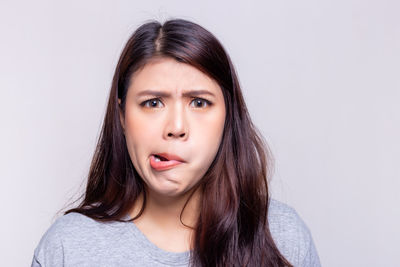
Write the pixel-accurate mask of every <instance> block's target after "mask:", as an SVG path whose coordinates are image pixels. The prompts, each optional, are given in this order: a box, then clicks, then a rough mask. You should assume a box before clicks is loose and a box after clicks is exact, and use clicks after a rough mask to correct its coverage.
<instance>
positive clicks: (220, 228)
mask: <svg viewBox="0 0 400 267" xmlns="http://www.w3.org/2000/svg"><path fill="white" fill-rule="evenodd" d="M155 57H169V58H174V59H175V60H177V61H179V62H183V63H186V64H190V65H191V66H194V67H196V68H197V69H199V70H200V71H202V72H204V73H205V74H207V75H208V76H209V77H211V78H213V79H214V80H215V81H217V82H218V84H219V86H220V87H221V89H222V92H223V95H224V100H225V104H226V105H225V107H226V119H225V126H224V132H223V138H222V141H221V144H220V147H219V150H218V152H217V155H216V157H215V159H214V161H213V162H212V164H211V166H210V168H209V170H208V171H207V172H206V174H205V175H204V177H203V178H202V180H201V185H202V187H201V188H202V196H203V197H202V200H201V205H200V214H199V219H198V222H197V225H196V228H195V237H194V246H193V247H194V249H193V251H192V253H191V264H192V266H221V267H222V266H292V265H291V264H290V263H289V262H288V261H287V260H286V259H285V258H284V257H283V255H282V254H281V253H280V252H279V250H278V249H277V247H276V245H275V243H274V241H273V239H272V236H271V233H270V230H269V226H268V221H267V214H268V207H269V201H270V199H269V192H268V179H267V178H268V177H269V175H270V173H271V168H272V164H271V163H270V162H271V156H270V152H269V149H268V147H267V144H266V142H265V141H264V139H263V137H262V135H261V134H260V133H259V132H258V130H257V129H256V127H255V126H254V125H253V123H252V122H251V119H250V116H249V113H248V111H247V108H246V105H245V102H244V99H243V96H242V92H241V89H240V85H239V81H238V78H237V75H236V72H235V69H234V66H233V64H232V62H231V60H230V58H229V56H228V54H227V53H226V51H225V49H224V48H223V46H222V45H221V43H220V42H219V41H218V40H217V39H216V37H215V36H214V35H213V34H211V33H210V32H209V31H207V30H206V29H204V28H203V27H201V26H199V25H198V24H196V23H193V22H190V21H187V20H183V19H171V20H168V21H166V22H164V23H163V24H160V23H159V22H157V21H150V22H147V23H145V24H143V25H142V26H140V27H139V28H138V29H137V30H136V31H135V32H134V33H133V35H132V36H131V38H130V39H129V40H128V42H127V44H126V46H125V48H124V50H123V51H122V54H121V57H120V59H119V62H118V65H117V67H116V70H115V74H114V78H113V81H112V87H111V91H110V96H109V100H108V106H107V112H106V115H105V119H104V123H103V127H102V131H101V134H100V137H99V140H98V143H97V147H96V151H95V153H94V156H93V160H92V163H91V166H90V171H89V176H88V181H87V187H86V192H85V194H84V195H83V196H82V197H83V200H82V202H81V204H80V205H79V206H78V207H77V208H74V209H70V210H68V211H66V212H65V214H67V213H70V212H79V213H81V214H84V215H86V216H89V217H91V218H93V219H95V220H98V221H112V220H114V221H124V220H122V218H123V217H124V216H125V215H126V214H127V213H128V212H129V211H130V210H131V208H132V207H133V204H134V203H135V201H136V200H137V199H138V196H139V195H140V194H141V193H142V192H145V186H144V182H143V180H142V179H141V177H140V176H139V174H138V173H137V171H136V170H135V168H134V166H133V164H132V162H131V160H130V157H129V154H128V150H127V147H126V141H125V136H124V134H123V128H122V125H121V123H120V119H119V112H120V109H121V110H122V111H123V112H124V111H125V100H126V95H127V89H128V84H129V82H130V78H131V76H132V74H133V73H134V72H135V71H137V70H139V69H140V68H142V67H143V66H144V65H145V64H146V63H147V62H149V60H151V59H154V58H155ZM118 99H120V100H121V103H120V104H119V103H118ZM124 114H125V112H124ZM145 196H146V194H144V203H143V206H142V208H141V211H140V213H139V214H138V216H140V215H141V213H142V212H143V210H144V208H145V203H146V201H145ZM138 216H136V218H137V217H138ZM133 219H135V218H133ZM133 219H132V220H133ZM130 221H131V220H130Z"/></svg>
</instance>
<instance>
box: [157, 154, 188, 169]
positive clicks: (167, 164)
mask: <svg viewBox="0 0 400 267" xmlns="http://www.w3.org/2000/svg"><path fill="white" fill-rule="evenodd" d="M181 163H182V162H180V161H177V160H168V161H162V160H161V161H156V157H155V156H154V155H151V157H150V165H151V167H152V168H153V169H155V170H156V171H164V170H168V169H171V168H173V167H175V166H177V165H179V164H181Z"/></svg>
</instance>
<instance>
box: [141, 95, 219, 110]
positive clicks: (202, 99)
mask: <svg viewBox="0 0 400 267" xmlns="http://www.w3.org/2000/svg"><path fill="white" fill-rule="evenodd" d="M153 100H158V101H160V102H162V101H161V99H160V98H152V99H148V100H146V101H143V102H142V103H141V104H140V105H141V106H142V107H144V106H146V104H147V103H150V102H151V101H153ZM194 100H201V101H203V102H205V103H206V104H207V106H211V105H212V103H211V102H210V101H208V100H207V99H204V98H200V97H196V98H193V99H192V101H191V102H190V103H192V102H193V101H194ZM207 106H205V107H207ZM205 107H204V108H205ZM148 108H156V107H148ZM196 108H197V107H196ZM199 108H202V107H199Z"/></svg>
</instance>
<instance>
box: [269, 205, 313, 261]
mask: <svg viewBox="0 0 400 267" xmlns="http://www.w3.org/2000/svg"><path fill="white" fill-rule="evenodd" d="M268 223H269V228H270V231H271V235H272V238H273V239H274V241H275V243H276V245H277V247H278V249H279V251H280V252H281V253H282V254H283V255H284V256H285V257H286V259H288V260H289V261H290V262H291V263H292V264H293V265H294V266H320V263H319V257H318V254H317V251H316V248H315V245H314V242H313V238H312V234H311V231H310V229H309V228H308V226H307V225H306V224H305V222H304V221H303V219H302V218H301V217H300V215H299V214H298V213H297V212H296V210H295V209H294V208H292V207H291V206H289V205H287V204H285V203H283V202H280V201H278V200H275V199H270V204H269V209H268Z"/></svg>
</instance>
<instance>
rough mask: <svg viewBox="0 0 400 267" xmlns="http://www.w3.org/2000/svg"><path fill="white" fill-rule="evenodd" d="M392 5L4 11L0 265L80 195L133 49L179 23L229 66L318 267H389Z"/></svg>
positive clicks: (394, 166)
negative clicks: (148, 27)
mask: <svg viewBox="0 0 400 267" xmlns="http://www.w3.org/2000/svg"><path fill="white" fill-rule="evenodd" d="M399 3H400V2H399V1H395V0H393V1H385V0H379V1H378V0H376V1H372V0H371V1H366V0H358V1H357V0H331V1H321V0H314V1H313V0H304V1H294V0H285V1H282V0H279V1H278V0H277V1H240V2H239V1H237V2H236V3H235V2H233V1H196V2H195V1H191V2H190V1H76V0H75V1H50V0H49V1H22V2H18V1H1V3H0V45H1V47H0V109H1V110H0V120H1V131H0V148H1V150H0V151H1V152H0V164H1V169H0V170H1V174H0V177H1V187H0V203H1V212H0V214H1V225H0V226H1V227H0V246H1V247H0V253H1V265H2V266H29V265H30V263H31V259H32V255H33V250H34V248H35V247H36V245H37V243H38V242H39V239H40V237H41V236H42V235H43V233H44V232H45V231H46V230H47V229H48V227H49V226H50V224H51V223H52V222H53V221H54V219H55V218H56V217H57V216H59V215H60V213H58V212H59V211H60V210H61V209H62V208H63V207H65V205H67V204H68V203H69V202H70V201H71V200H72V199H75V198H76V197H77V196H78V193H79V192H80V190H82V189H83V187H84V182H85V181H84V179H85V178H86V175H87V172H88V168H89V163H90V159H91V156H92V154H93V150H94V145H95V143H96V139H97V137H98V135H99V132H100V127H101V123H102V119H103V116H104V113H105V107H106V100H107V96H108V92H109V89H110V85H111V79H112V75H113V71H114V68H115V65H116V63H117V60H118V57H119V54H120V52H121V50H122V48H123V46H124V45H125V42H126V40H127V39H128V38H129V36H130V34H131V33H132V32H133V31H134V30H135V29H136V28H137V27H138V26H139V25H141V24H142V23H144V22H145V21H146V20H148V19H157V20H161V21H165V20H166V19H168V18H172V17H179V18H184V19H189V20H192V21H194V22H196V23H199V24H200V25H202V26H203V27H205V28H206V29H208V30H210V31H211V32H212V33H214V34H215V35H216V36H217V38H218V39H219V40H220V41H221V42H222V43H223V45H224V46H225V48H226V49H227V51H228V53H229V54H230V56H231V57H232V60H233V63H234V65H235V66H236V67H237V71H238V74H239V78H240V82H241V85H242V89H243V93H244V95H245V99H246V102H247V105H248V108H249V111H250V113H251V116H252V118H253V120H254V123H255V124H256V125H257V126H258V127H259V129H260V130H261V132H262V133H263V135H264V137H265V138H266V140H267V142H268V143H269V145H270V147H271V149H272V152H273V154H274V157H275V174H274V177H273V182H272V190H273V192H272V193H273V197H275V198H277V199H279V200H281V201H283V202H286V203H288V204H289V205H291V206H292V207H294V208H295V209H296V210H297V212H298V213H299V214H300V215H301V217H302V218H303V220H304V221H305V222H306V224H307V225H308V226H309V228H310V229H311V232H312V235H313V239H314V242H315V244H316V247H317V250H318V252H319V256H320V258H321V263H322V264H323V266H332V267H333V266H399V265H398V257H397V256H396V254H398V253H399V252H400V248H399V243H400V231H399V228H398V227H399V225H400V208H399V204H400V197H399V193H398V191H399V190H400V182H399V178H400V167H399V166H400V164H399V162H400V142H399V137H400V107H399V102H400V19H399V14H400V4H399Z"/></svg>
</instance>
